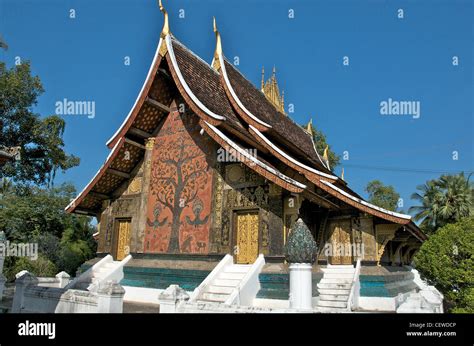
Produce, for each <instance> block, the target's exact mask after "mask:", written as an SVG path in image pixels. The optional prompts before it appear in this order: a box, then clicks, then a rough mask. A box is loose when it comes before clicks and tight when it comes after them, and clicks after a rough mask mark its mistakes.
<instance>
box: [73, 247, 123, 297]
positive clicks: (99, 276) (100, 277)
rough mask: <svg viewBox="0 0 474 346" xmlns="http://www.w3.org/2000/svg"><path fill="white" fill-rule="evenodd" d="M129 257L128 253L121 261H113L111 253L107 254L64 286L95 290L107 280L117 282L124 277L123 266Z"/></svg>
mask: <svg viewBox="0 0 474 346" xmlns="http://www.w3.org/2000/svg"><path fill="white" fill-rule="evenodd" d="M131 259H132V256H131V255H128V256H127V257H125V258H124V259H123V260H121V261H114V260H113V257H112V256H111V255H107V256H105V257H104V258H102V259H101V260H100V261H99V262H97V263H96V264H94V265H93V266H92V267H90V268H89V269H88V270H86V271H85V272H84V273H82V274H81V275H79V276H78V277H76V278H75V279H74V280H72V281H71V282H70V283H69V284H68V285H67V286H66V289H79V290H88V291H94V292H95V291H97V290H99V288H100V287H101V286H102V285H104V284H106V283H107V282H109V281H113V282H116V283H119V282H120V281H121V280H122V279H123V277H124V274H123V267H124V266H125V264H127V263H128V261H130V260H131Z"/></svg>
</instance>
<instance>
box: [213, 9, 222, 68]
mask: <svg viewBox="0 0 474 346" xmlns="http://www.w3.org/2000/svg"><path fill="white" fill-rule="evenodd" d="M212 25H213V29H214V33H215V34H216V49H215V51H214V59H213V60H212V67H213V68H214V69H215V70H216V71H218V70H219V69H220V67H221V65H220V59H219V56H221V55H222V41H221V34H220V33H219V30H217V24H216V17H212Z"/></svg>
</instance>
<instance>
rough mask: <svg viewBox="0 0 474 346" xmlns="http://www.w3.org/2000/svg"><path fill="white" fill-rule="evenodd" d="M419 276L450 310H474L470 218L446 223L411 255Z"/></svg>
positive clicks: (472, 225)
mask: <svg viewBox="0 0 474 346" xmlns="http://www.w3.org/2000/svg"><path fill="white" fill-rule="evenodd" d="M414 263H415V266H416V268H417V269H418V270H419V271H420V273H421V274H422V276H423V277H424V278H426V279H427V280H428V281H429V283H430V284H432V285H435V286H436V287H437V288H438V289H439V290H440V291H441V292H442V293H443V294H444V296H445V299H446V302H447V303H448V306H449V307H450V310H451V312H468V313H474V218H473V217H469V218H463V219H461V220H460V221H458V222H456V223H452V224H447V225H445V226H444V227H441V228H440V229H438V230H437V231H436V233H435V234H433V235H431V236H430V238H429V239H428V240H427V241H425V242H424V243H423V245H422V246H421V248H420V250H419V252H418V253H417V254H416V255H415V258H414Z"/></svg>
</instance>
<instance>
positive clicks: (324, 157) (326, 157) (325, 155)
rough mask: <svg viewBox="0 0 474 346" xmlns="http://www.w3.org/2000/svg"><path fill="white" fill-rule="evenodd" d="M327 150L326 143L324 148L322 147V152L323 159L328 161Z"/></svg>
mask: <svg viewBox="0 0 474 346" xmlns="http://www.w3.org/2000/svg"><path fill="white" fill-rule="evenodd" d="M328 150H329V145H327V144H326V148H324V153H323V159H324V160H326V161H329V158H328Z"/></svg>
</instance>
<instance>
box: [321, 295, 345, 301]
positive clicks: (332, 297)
mask: <svg viewBox="0 0 474 346" xmlns="http://www.w3.org/2000/svg"><path fill="white" fill-rule="evenodd" d="M319 299H320V300H326V301H327V300H329V301H339V302H347V301H348V300H349V295H348V294H344V295H336V294H320V295H319Z"/></svg>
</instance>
